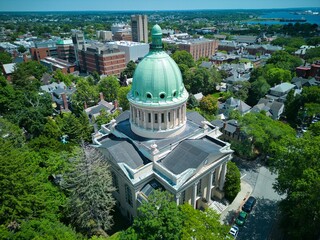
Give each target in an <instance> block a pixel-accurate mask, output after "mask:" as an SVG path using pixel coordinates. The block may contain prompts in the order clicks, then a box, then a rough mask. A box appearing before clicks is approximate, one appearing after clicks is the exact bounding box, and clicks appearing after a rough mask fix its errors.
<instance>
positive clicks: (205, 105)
mask: <svg viewBox="0 0 320 240" xmlns="http://www.w3.org/2000/svg"><path fill="white" fill-rule="evenodd" d="M200 109H201V110H202V111H204V112H206V113H207V114H211V115H213V114H215V113H216V112H217V110H218V100H217V99H216V98H215V97H214V96H212V95H208V96H204V97H203V98H202V99H201V101H200Z"/></svg>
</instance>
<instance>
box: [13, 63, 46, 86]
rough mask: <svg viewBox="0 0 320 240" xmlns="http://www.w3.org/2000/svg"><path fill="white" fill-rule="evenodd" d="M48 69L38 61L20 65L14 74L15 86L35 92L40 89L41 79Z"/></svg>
mask: <svg viewBox="0 0 320 240" xmlns="http://www.w3.org/2000/svg"><path fill="white" fill-rule="evenodd" d="M46 71H47V68H46V67H45V66H43V65H41V64H40V63H39V62H37V61H29V62H23V63H19V64H18V65H17V67H16V69H15V70H14V72H13V74H12V83H13V85H14V86H15V87H16V88H18V89H21V90H35V91H37V90H38V89H39V87H40V79H41V78H42V75H43V74H44V73H45V72H46Z"/></svg>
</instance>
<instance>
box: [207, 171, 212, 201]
mask: <svg viewBox="0 0 320 240" xmlns="http://www.w3.org/2000/svg"><path fill="white" fill-rule="evenodd" d="M212 180H213V173H212V172H211V173H210V175H209V182H208V188H207V201H208V202H210V201H211V189H212Z"/></svg>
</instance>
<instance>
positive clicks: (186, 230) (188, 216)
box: [180, 204, 229, 240]
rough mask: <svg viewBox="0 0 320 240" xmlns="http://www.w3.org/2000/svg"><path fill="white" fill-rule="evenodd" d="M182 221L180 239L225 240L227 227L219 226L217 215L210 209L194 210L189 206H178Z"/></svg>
mask: <svg viewBox="0 0 320 240" xmlns="http://www.w3.org/2000/svg"><path fill="white" fill-rule="evenodd" d="M180 209H181V212H182V219H183V227H182V233H181V239H208V240H209V239H214V240H216V239H221V240H222V239H225V236H226V235H227V233H228V230H229V229H228V227H227V226H225V225H221V224H220V222H219V215H218V214H217V213H216V212H215V211H214V210H212V209H210V208H207V209H205V211H199V210H196V209H194V208H193V207H192V206H191V205H189V204H184V205H182V206H180Z"/></svg>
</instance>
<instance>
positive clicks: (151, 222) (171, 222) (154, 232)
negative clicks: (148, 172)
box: [124, 190, 182, 240]
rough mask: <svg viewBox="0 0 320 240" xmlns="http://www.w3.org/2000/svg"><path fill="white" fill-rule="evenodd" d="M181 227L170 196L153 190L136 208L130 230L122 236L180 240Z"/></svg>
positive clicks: (180, 221)
mask: <svg viewBox="0 0 320 240" xmlns="http://www.w3.org/2000/svg"><path fill="white" fill-rule="evenodd" d="M181 227H182V218H181V215H180V212H179V209H178V206H177V204H176V203H175V202H174V201H172V196H171V195H170V194H169V193H168V192H167V191H159V190H155V191H154V192H153V193H152V194H151V195H149V197H148V201H147V202H143V203H142V205H141V206H140V207H139V208H138V216H137V218H135V220H134V222H133V226H132V229H130V230H128V232H126V233H124V236H126V235H127V234H130V235H135V234H136V235H137V236H138V239H151V240H152V239H180V233H181ZM124 239H125V238H124ZM127 239H128V238H127Z"/></svg>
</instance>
